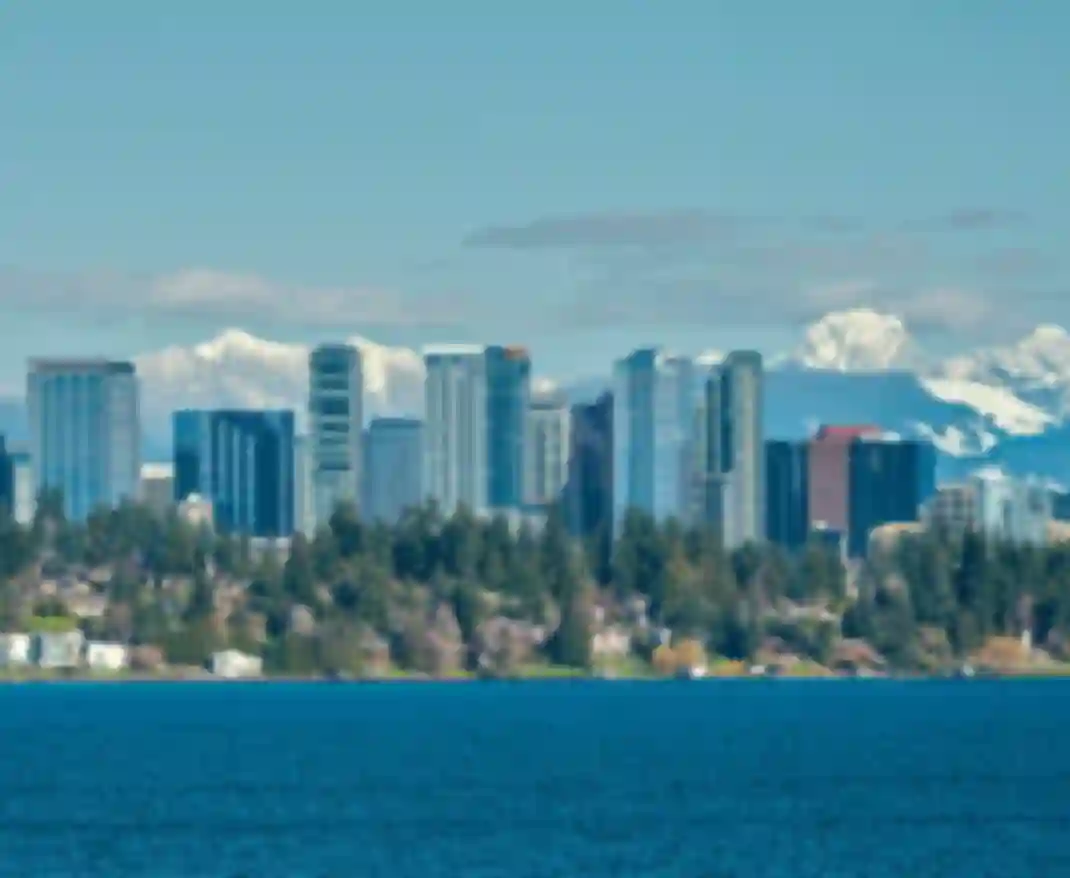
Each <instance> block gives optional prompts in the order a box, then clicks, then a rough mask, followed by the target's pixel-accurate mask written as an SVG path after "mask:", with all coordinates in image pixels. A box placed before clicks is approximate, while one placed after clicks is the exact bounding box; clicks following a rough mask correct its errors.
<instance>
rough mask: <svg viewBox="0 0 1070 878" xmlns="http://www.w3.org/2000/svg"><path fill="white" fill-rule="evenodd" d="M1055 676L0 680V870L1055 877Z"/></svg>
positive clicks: (1064, 801) (1058, 866)
mask: <svg viewBox="0 0 1070 878" xmlns="http://www.w3.org/2000/svg"><path fill="white" fill-rule="evenodd" d="M1068 829H1070V684H1067V683H1061V682H1050V683H1045V682H1038V683H1025V682H1022V683H998V682H994V683H987V682H962V683H954V682H946V683H943V682H934V683H896V682H878V681H859V682H844V681H838V682H803V681H799V682H790V681H769V682H752V681H736V682H731V681H726V682H708V683H707V682H702V683H690V684H689V683H664V684H661V683H647V684H643V683H635V684H630V683H595V682H591V683H571V682H547V683H517V684H507V683H501V684H490V683H488V684H485V685H484V684H471V685H466V684H418V683H417V684H402V683H398V684H383V685H374V684H371V685H359V684H354V685H349V684H339V685H324V684H318V685H317V684H133V683H131V684H97V685H93V684H44V685H36V686H6V687H0V875H3V876H7V875H19V876H29V875H33V876H38V878H40V876H64V878H68V876H74V878H94V876H101V878H105V876H106V878H124V876H153V878H202V876H203V878H237V876H248V878H252V876H280V878H282V876H285V878H304V876H308V878H327V876H367V878H377V876H389V878H440V876H466V878H469V876H470V878H484V876H485V878H489V876H502V878H505V876H508V878H527V876H530V878H555V876H560V878H566V876H567V878H573V876H575V878H624V876H664V878H682V876H688V878H754V876H759V878H761V876H770V878H773V876H775V878H806V876H814V878H818V876H820V878H838V876H859V878H882V876H896V878H900V876H902V878H926V876H941V878H942V876H969V878H979V876H987V875H992V876H999V878H1017V876H1061V875H1062V876H1066V875H1070V833H1068Z"/></svg>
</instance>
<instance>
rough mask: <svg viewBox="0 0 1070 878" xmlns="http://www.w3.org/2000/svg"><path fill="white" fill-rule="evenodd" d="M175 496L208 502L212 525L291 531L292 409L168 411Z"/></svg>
mask: <svg viewBox="0 0 1070 878" xmlns="http://www.w3.org/2000/svg"><path fill="white" fill-rule="evenodd" d="M173 426H174V455H175V459H174V479H175V501H176V502H181V501H184V500H186V499H187V498H188V497H190V496H192V495H197V496H199V497H202V498H204V499H205V500H208V501H210V502H211V504H212V515H213V518H214V524H215V527H216V528H218V529H219V530H220V531H221V532H224V533H239V534H244V535H247V536H251V537H268V538H278V537H288V536H291V535H292V534H293V531H294V414H293V412H292V411H241V410H216V411H190V410H186V411H179V412H175V413H174V416H173Z"/></svg>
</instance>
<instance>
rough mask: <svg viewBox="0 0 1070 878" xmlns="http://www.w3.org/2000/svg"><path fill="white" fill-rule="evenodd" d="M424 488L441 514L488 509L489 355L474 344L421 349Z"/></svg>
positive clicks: (480, 511) (484, 512)
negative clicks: (464, 509) (466, 509)
mask: <svg viewBox="0 0 1070 878" xmlns="http://www.w3.org/2000/svg"><path fill="white" fill-rule="evenodd" d="M424 365H425V368H426V377H425V378H424V400H425V407H426V420H425V422H424V491H423V495H424V496H425V497H429V498H431V499H433V500H434V501H435V502H437V503H438V505H439V508H440V509H441V510H442V512H443V513H444V514H445V515H451V514H453V512H454V511H455V510H456V509H457V507H458V506H461V505H464V506H466V507H468V509H469V510H471V511H472V512H474V513H475V514H477V515H483V514H486V512H487V511H488V498H487V490H488V487H489V480H488V477H487V459H488V455H487V358H486V349H485V348H483V347H480V346H478V345H439V346H437V347H432V348H427V349H426V350H425V351H424Z"/></svg>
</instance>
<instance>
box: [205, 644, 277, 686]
mask: <svg viewBox="0 0 1070 878" xmlns="http://www.w3.org/2000/svg"><path fill="white" fill-rule="evenodd" d="M210 668H211V671H212V673H213V674H215V675H216V676H217V677H224V678H226V679H228V680H235V679H238V678H241V677H259V676H260V675H261V674H262V673H263V672H264V660H263V659H262V658H260V656H258V655H248V654H246V653H244V652H239V651H238V650H236V649H224V650H223V651H222V652H216V653H213V654H212V660H211V662H210Z"/></svg>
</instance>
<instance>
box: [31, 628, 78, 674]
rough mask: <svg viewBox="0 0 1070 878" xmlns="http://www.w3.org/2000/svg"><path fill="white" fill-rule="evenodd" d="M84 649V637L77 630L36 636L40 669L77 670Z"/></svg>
mask: <svg viewBox="0 0 1070 878" xmlns="http://www.w3.org/2000/svg"><path fill="white" fill-rule="evenodd" d="M84 647H85V635H84V634H82V632H81V631H79V630H78V629H75V630H74V631H55V632H48V633H44V634H38V635H37V643H36V654H37V664H38V665H40V666H41V667H42V668H77V667H78V666H79V665H81V663H82V650H83V649H84Z"/></svg>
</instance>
